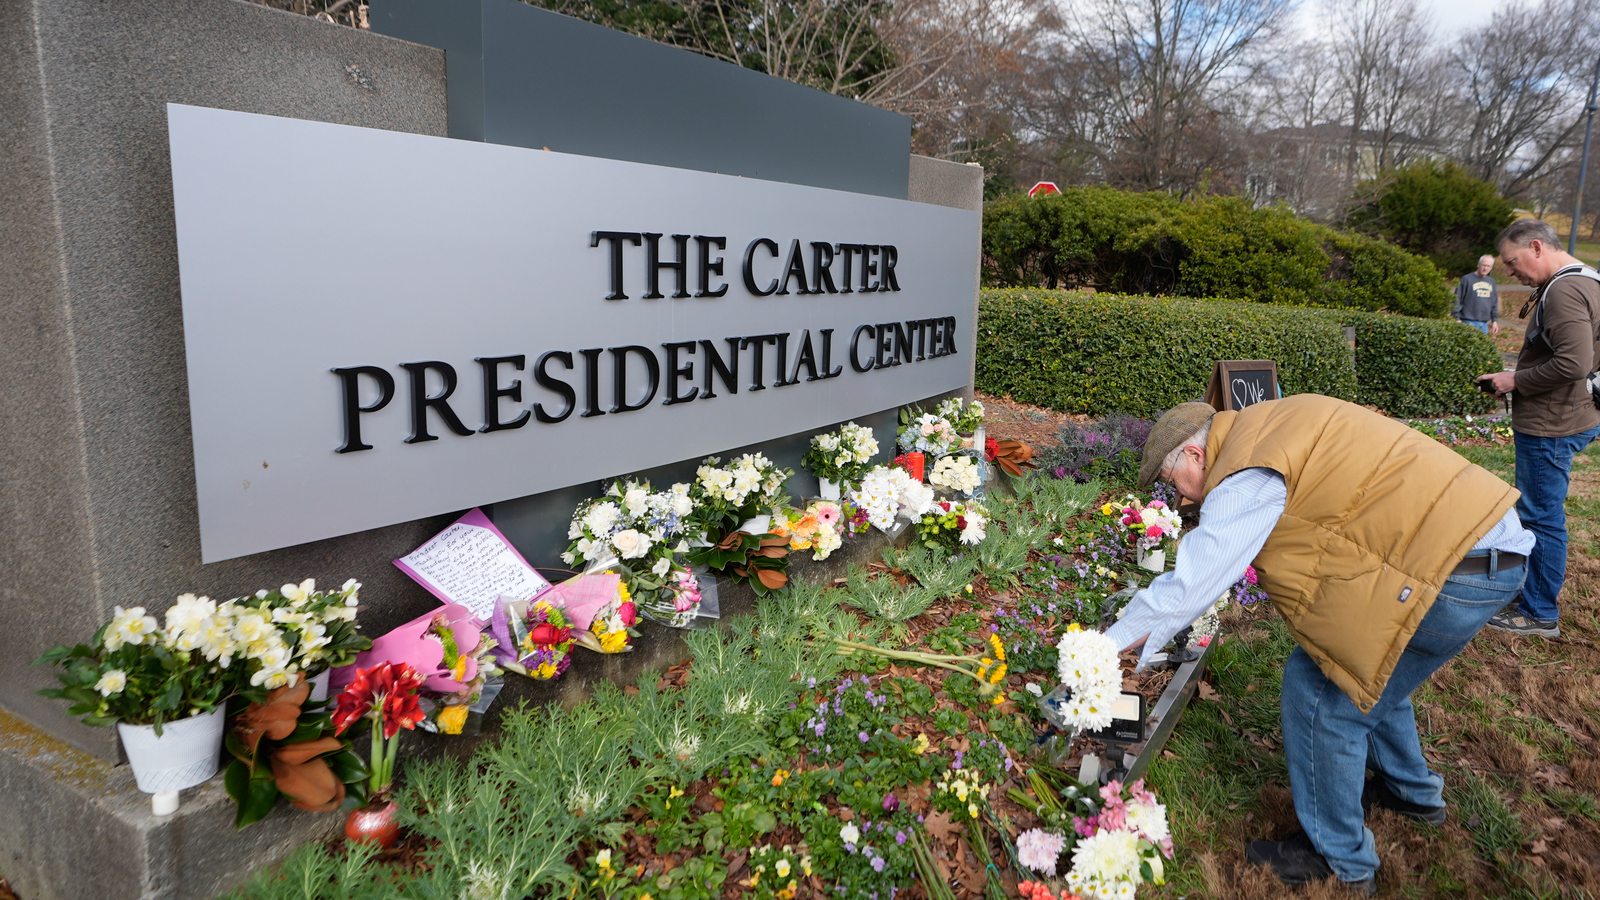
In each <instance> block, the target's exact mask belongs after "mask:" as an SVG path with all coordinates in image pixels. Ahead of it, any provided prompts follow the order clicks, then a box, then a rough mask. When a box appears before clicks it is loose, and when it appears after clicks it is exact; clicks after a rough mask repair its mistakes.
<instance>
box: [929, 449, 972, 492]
mask: <svg viewBox="0 0 1600 900" xmlns="http://www.w3.org/2000/svg"><path fill="white" fill-rule="evenodd" d="M928 482H929V483H930V484H933V485H934V486H935V487H942V488H944V489H945V490H948V491H956V492H958V493H961V494H964V495H966V496H968V497H971V496H972V493H973V492H974V491H976V490H977V489H978V485H980V484H982V483H983V479H982V477H981V476H980V475H979V474H978V461H977V460H975V459H973V458H972V457H970V456H965V455H962V454H952V455H950V456H941V457H939V461H938V462H937V463H935V464H934V466H933V472H932V473H930V474H929V475H928Z"/></svg>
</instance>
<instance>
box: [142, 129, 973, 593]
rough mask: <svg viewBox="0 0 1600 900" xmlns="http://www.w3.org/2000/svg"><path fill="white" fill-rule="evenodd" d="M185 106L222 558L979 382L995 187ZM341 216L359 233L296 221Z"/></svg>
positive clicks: (200, 381)
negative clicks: (877, 192)
mask: <svg viewBox="0 0 1600 900" xmlns="http://www.w3.org/2000/svg"><path fill="white" fill-rule="evenodd" d="M168 125H169V130H170V134H171V150H172V173H173V196H174V201H175V208H176V218H177V233H178V253H179V270H180V277H181V280H182V290H183V315H184V340H185V346H186V350H187V359H188V372H189V397H190V411H191V419H192V425H193V437H194V450H195V479H196V487H197V492H198V496H199V503H200V528H201V546H202V558H203V559H204V561H206V562H213V561H216V560H220V559H227V558H230V557H234V556H242V555H245V554H249V553H255V552H260V551H263V550H270V549H274V548H278V547H284V546H289V545H292V544H299V543H303V542H306V541H311V540H317V539H320V538H326V537H331V536H334V535H340V534H347V533H350V532H354V531H361V530H364V529H368V528H374V527H378V526H382V525H388V524H392V523H396V522H406V521H411V520H414V519H419V518H423V517H425V516H430V515H435V514H439V513H443V512H449V511H453V510H459V509H465V508H468V507H472V506H476V505H480V504H485V503H493V502H496V501H501V500H506V499H509V498H513V497H523V496H526V495H529V494H535V493H538V492H541V491H547V490H552V489H556V488H562V487H567V486H570V485H575V484H581V483H584V482H592V481H595V480H597V479H601V478H605V477H609V476H613V475H617V474H621V473H625V472H632V471H638V470H641V469H645V468H649V467H651V466H656V465H662V464H666V463H672V462H676V461H679V460H685V459H693V458H696V457H699V456H703V455H707V454H712V453H718V452H722V451H725V450H727V449H729V448H732V447H740V446H744V445H748V444H754V443H758V442H760V441H763V440H768V439H771V438H774V437H778V436H782V435H788V434H793V433H795V432H798V431H803V430H805V429H809V428H820V427H822V426H825V425H828V424H831V423H834V422H839V421H843V420H846V419H849V418H851V417H854V416H862V415H866V414H868V413H873V412H876V411H879V410H883V409H889V408H893V407H895V406H898V405H900V404H902V403H906V402H911V401H915V400H917V399H920V398H923V397H927V396H931V395H933V394H937V393H939V392H941V391H946V390H953V389H956V388H959V387H962V386H964V385H965V384H966V382H967V374H968V371H969V368H968V367H969V362H968V360H967V352H968V351H967V349H966V348H969V347H970V346H971V343H970V341H971V329H972V328H973V326H974V324H975V323H974V322H973V321H972V316H973V308H972V290H973V285H974V284H975V282H976V279H977V267H978V238H979V229H980V214H979V213H977V212H975V211H971V210H960V209H951V208H948V207H942V206H930V205H926V204H920V203H911V202H908V201H904V200H892V199H888V198H885V197H878V196H870V195H865V194H855V193H846V192H842V191H833V190H826V189H822V188H814V187H805V186H801V185H795V184H785V183H780V182H772V181H761V180H757V179H753V178H735V177H731V176H726V175H714V174H709V173H705V172H697V171H689V170H683V169H671V168H665V167H661V166H647V165H642V164H639V163H630V162H621V161H617V160H610V159H596V158H592V157H584V156H572V155H568V154H564V153H554V152H543V151H538V150H526V149H523V148H520V147H508V146H501V145H496V144H484V143H476V142H472V141H457V140H450V139H446V138H435V137H426V136H420V135H412V134H402V133H398V132H388V131H376V130H371V129H363V128H352V127H348V126H341V125H330V124H326V123H317V122H304V121H298V120H293V119H281V118H274V117H270V116H259V115H250V114H246V113H239V112H228V111H222V110H211V109H201V108H197V107H188V106H179V105H176V104H171V105H169V106H168ZM306 159H360V160H364V161H365V164H364V167H363V171H362V173H361V175H360V177H336V178H330V177H322V176H313V175H309V174H308V172H307V169H306V168H305V166H304V164H303V161H304V160H306ZM330 233H337V234H341V235H348V236H351V238H352V240H349V241H341V242H338V244H337V245H331V244H330V245H326V249H323V250H309V251H308V250H303V249H290V245H289V244H286V243H285V241H284V239H283V236H284V235H295V234H330ZM352 246H355V247H359V248H360V249H359V251H356V252H352V251H351V250H350V248H351V247H352Z"/></svg>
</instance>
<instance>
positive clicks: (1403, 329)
mask: <svg viewBox="0 0 1600 900" xmlns="http://www.w3.org/2000/svg"><path fill="white" fill-rule="evenodd" d="M1341 320H1342V322H1343V323H1344V324H1346V325H1353V326H1355V329H1356V402H1357V403H1361V404H1365V405H1371V406H1376V407H1378V408H1379V409H1381V410H1383V411H1384V412H1386V413H1388V414H1389V415H1391V416H1437V415H1443V414H1461V413H1472V414H1477V413H1485V412H1489V411H1491V410H1492V409H1494V406H1495V404H1496V402H1497V401H1496V400H1495V399H1494V398H1493V397H1491V396H1489V395H1488V394H1485V393H1483V392H1482V391H1480V390H1478V388H1477V386H1476V385H1475V384H1474V383H1473V382H1474V380H1475V379H1476V378H1477V377H1478V376H1479V375H1482V374H1483V373H1485V372H1498V371H1500V370H1501V369H1502V368H1504V364H1503V363H1502V362H1501V360H1500V354H1499V352H1498V351H1496V350H1495V346H1494V341H1493V340H1492V339H1491V338H1490V337H1489V336H1488V335H1485V334H1483V333H1482V332H1479V331H1477V330H1476V329H1473V328H1469V327H1467V326H1465V325H1461V324H1460V323H1457V322H1449V321H1443V322H1440V321H1431V320H1427V319H1413V318H1411V317H1409V316H1389V315H1382V314H1378V313H1358V312H1354V311H1346V312H1344V313H1343V315H1342V316H1341ZM1284 393H1286V394H1287V393H1289V391H1288V389H1287V388H1286V389H1285V390H1284Z"/></svg>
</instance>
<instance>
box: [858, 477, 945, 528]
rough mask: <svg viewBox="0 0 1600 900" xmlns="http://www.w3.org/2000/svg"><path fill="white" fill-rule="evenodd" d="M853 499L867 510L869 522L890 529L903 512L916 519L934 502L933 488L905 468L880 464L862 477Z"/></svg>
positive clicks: (859, 506) (861, 507)
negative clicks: (912, 475)
mask: <svg viewBox="0 0 1600 900" xmlns="http://www.w3.org/2000/svg"><path fill="white" fill-rule="evenodd" d="M850 499H851V501H852V502H853V503H855V505H856V506H857V507H858V508H859V509H861V510H862V511H864V512H866V514H867V521H868V522H871V523H872V524H873V525H875V526H877V528H878V529H879V530H881V531H888V530H890V529H891V528H893V527H894V520H895V519H896V518H898V517H900V516H901V515H904V516H906V517H907V518H910V519H915V518H918V517H920V516H921V515H922V514H923V513H925V512H927V511H928V509H929V507H931V506H933V488H931V487H929V486H928V485H925V484H923V483H922V482H920V481H917V480H916V479H915V478H912V477H911V475H910V473H908V472H906V470H904V469H900V468H891V467H888V466H878V467H877V468H875V469H873V470H872V471H870V472H868V473H867V474H866V476H865V477H863V478H862V479H861V486H860V487H858V488H856V489H855V490H854V491H852V492H851V493H850Z"/></svg>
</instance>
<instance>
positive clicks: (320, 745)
mask: <svg viewBox="0 0 1600 900" xmlns="http://www.w3.org/2000/svg"><path fill="white" fill-rule="evenodd" d="M342 747H344V741H341V740H339V739H338V738H336V737H324V738H318V739H316V740H314V741H304V742H302V743H298V744H287V745H285V746H283V747H280V748H278V749H277V750H276V751H274V752H273V754H272V756H273V759H279V760H282V761H283V762H284V763H285V764H286V765H291V766H298V765H301V764H303V763H305V762H307V761H309V760H312V759H315V758H317V757H318V756H321V755H322V754H324V753H331V752H332V751H334V750H338V749H340V748H342Z"/></svg>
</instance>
